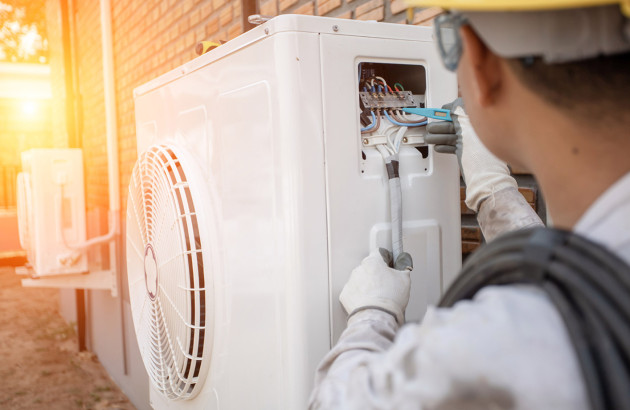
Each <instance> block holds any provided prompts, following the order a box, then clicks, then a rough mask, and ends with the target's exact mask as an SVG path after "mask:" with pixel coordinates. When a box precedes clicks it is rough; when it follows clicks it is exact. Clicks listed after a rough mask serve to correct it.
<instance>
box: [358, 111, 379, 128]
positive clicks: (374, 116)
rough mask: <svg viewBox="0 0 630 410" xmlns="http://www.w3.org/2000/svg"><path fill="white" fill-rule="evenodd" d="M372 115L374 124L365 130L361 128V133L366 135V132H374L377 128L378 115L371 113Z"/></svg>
mask: <svg viewBox="0 0 630 410" xmlns="http://www.w3.org/2000/svg"><path fill="white" fill-rule="evenodd" d="M370 114H371V115H372V124H370V125H368V126H367V127H365V128H361V133H366V132H370V130H373V129H374V128H376V121H377V120H376V118H377V117H376V114H374V111H370Z"/></svg>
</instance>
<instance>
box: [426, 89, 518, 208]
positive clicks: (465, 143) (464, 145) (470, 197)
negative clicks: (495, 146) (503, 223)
mask: <svg viewBox="0 0 630 410" xmlns="http://www.w3.org/2000/svg"><path fill="white" fill-rule="evenodd" d="M444 108H448V109H451V117H452V118H453V122H452V123H448V122H445V121H443V122H433V123H431V124H429V125H428V126H427V135H426V137H425V141H426V142H427V143H428V144H436V146H435V150H436V151H437V152H442V153H455V154H456V155H457V159H458V160H459V166H460V169H461V172H462V176H463V177H464V182H466V205H467V206H468V208H470V209H472V210H473V211H475V212H479V205H481V203H482V202H483V201H484V200H485V199H486V198H488V197H490V196H491V195H492V194H494V193H496V192H499V191H501V190H503V189H506V188H510V187H512V188H518V185H517V183H516V180H515V179H514V178H512V176H510V170H509V169H508V167H507V164H506V163H505V162H503V161H501V160H500V159H499V158H497V157H496V156H494V154H492V153H491V152H490V151H488V149H487V148H486V147H485V146H484V145H483V143H482V142H481V141H480V140H479V137H478V136H477V133H476V132H475V130H474V129H473V127H472V125H471V123H470V119H469V118H468V115H467V114H466V112H465V111H464V106H463V103H462V100H461V98H458V99H457V100H455V101H454V102H453V103H452V104H447V105H445V106H444Z"/></svg>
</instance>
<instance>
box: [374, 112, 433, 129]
mask: <svg viewBox="0 0 630 410" xmlns="http://www.w3.org/2000/svg"><path fill="white" fill-rule="evenodd" d="M383 112H384V113H385V117H387V119H388V120H389V121H390V122H391V123H392V124H395V125H400V126H401V127H420V126H422V125H427V122H428V121H422V122H416V123H411V124H405V123H402V122H398V121H396V120H395V119H393V118H392V117H390V116H389V114H388V113H387V111H385V110H383Z"/></svg>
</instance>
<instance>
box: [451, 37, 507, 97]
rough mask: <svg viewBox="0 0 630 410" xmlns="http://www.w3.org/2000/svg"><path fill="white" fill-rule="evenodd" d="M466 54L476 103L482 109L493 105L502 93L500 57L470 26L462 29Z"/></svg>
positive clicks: (463, 55) (464, 57) (463, 56)
mask: <svg viewBox="0 0 630 410" xmlns="http://www.w3.org/2000/svg"><path fill="white" fill-rule="evenodd" d="M460 34H461V37H462V42H463V49H464V53H463V54H462V59H465V60H467V65H468V66H469V68H470V69H471V70H472V72H471V73H469V74H470V75H471V77H472V79H473V80H474V88H475V94H476V96H475V99H476V100H477V101H476V103H477V104H479V105H480V106H482V107H487V106H490V105H493V104H494V103H495V102H496V100H497V98H498V96H499V93H500V91H501V85H502V80H503V78H502V75H503V73H502V70H501V63H500V60H499V57H498V56H497V55H496V54H494V53H493V52H492V51H491V50H490V49H489V48H488V47H487V46H486V45H485V43H484V42H483V41H482V40H481V39H480V38H479V36H478V35H477V33H475V31H474V30H473V29H472V27H470V26H467V25H465V26H462V27H461V32H460Z"/></svg>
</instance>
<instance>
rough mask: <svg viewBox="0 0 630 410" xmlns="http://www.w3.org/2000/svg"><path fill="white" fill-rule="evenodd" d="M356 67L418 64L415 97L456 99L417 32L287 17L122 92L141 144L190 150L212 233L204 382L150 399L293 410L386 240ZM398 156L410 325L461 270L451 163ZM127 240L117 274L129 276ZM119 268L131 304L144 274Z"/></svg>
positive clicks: (433, 101) (411, 153)
mask: <svg viewBox="0 0 630 410" xmlns="http://www.w3.org/2000/svg"><path fill="white" fill-rule="evenodd" d="M360 62H382V63H401V64H416V65H423V66H424V67H425V69H426V73H427V97H426V99H427V106H432V107H440V106H441V105H442V104H444V103H446V102H449V101H452V100H453V99H454V98H455V97H456V96H457V85H456V80H455V77H454V76H453V75H452V74H451V73H448V72H447V71H446V70H445V69H444V68H443V67H442V64H441V62H440V60H439V57H438V55H437V52H436V51H435V45H434V44H433V42H432V39H431V30H430V29H428V28H423V27H413V26H403V25H395V24H384V23H372V22H358V21H347V20H337V19H330V18H320V17H307V16H291V15H284V16H280V17H277V18H274V19H272V20H270V21H268V22H267V23H265V24H263V25H261V26H259V27H256V28H255V29H253V30H251V31H249V32H247V33H245V34H243V35H241V36H240V37H238V38H236V39H235V40H232V41H230V42H229V43H227V44H225V45H222V46H221V47H219V48H217V49H215V50H213V51H211V52H210V53H207V54H205V55H203V56H200V57H198V58H196V59H194V60H192V61H190V62H188V63H186V64H184V65H183V66H181V67H179V68H177V69H175V70H173V71H171V72H169V73H166V74H165V75H163V76H161V77H159V78H157V79H155V80H153V81H151V82H149V83H147V84H145V85H143V86H141V87H139V88H137V89H136V90H135V107H136V131H137V143H138V153H143V152H145V151H146V150H147V149H149V147H151V146H153V145H156V144H168V145H173V146H176V147H179V148H180V149H182V150H184V151H186V152H187V153H188V154H189V155H190V158H189V160H191V161H194V162H195V167H197V168H198V169H199V170H200V174H201V175H202V176H203V180H204V183H205V184H206V187H205V189H207V192H208V194H207V197H208V198H209V200H208V203H206V204H202V205H200V204H197V207H198V208H201V209H202V211H200V212H203V213H204V215H205V218H206V219H207V220H208V221H212V230H213V232H211V233H209V234H206V237H211V238H212V240H210V242H212V243H210V244H209V246H210V247H211V248H212V251H211V252H209V254H211V258H210V257H209V258H210V259H208V260H205V262H204V263H205V264H206V265H207V266H212V269H211V270H210V269H207V270H206V277H207V281H211V282H212V286H213V295H212V298H213V302H212V307H211V308H210V307H209V310H208V312H210V313H211V314H212V321H211V322H212V323H209V324H208V326H211V327H212V334H213V340H212V346H211V351H210V350H209V351H208V352H205V354H208V358H209V361H210V365H209V371H208V375H207V378H206V380H205V384H204V385H203V389H202V391H201V393H200V394H199V395H198V396H196V397H194V398H192V399H190V400H179V401H171V400H168V399H166V398H165V397H164V396H162V395H160V394H159V393H158V392H157V391H156V390H155V389H154V388H152V391H151V402H152V405H153V406H154V407H155V408H159V409H161V408H181V409H192V408H206V409H219V408H221V409H248V408H256V409H298V408H305V407H306V402H307V398H308V395H309V394H310V390H311V387H312V383H313V376H314V371H315V368H316V365H317V363H318V362H319V361H320V360H321V359H322V357H323V356H324V355H325V354H326V352H327V351H328V350H329V349H330V347H331V346H332V344H333V343H334V342H335V341H336V340H337V339H338V337H339V335H340V333H341V331H342V330H343V328H344V327H345V313H344V312H343V310H342V307H341V305H340V304H339V302H338V296H339V293H340V291H341V289H342V287H343V285H344V284H345V282H346V281H347V279H348V276H349V274H350V272H351V270H352V269H353V268H354V267H355V266H357V265H358V264H359V263H360V262H361V260H362V258H364V257H365V256H367V254H368V253H369V251H370V249H371V248H373V247H375V246H386V247H389V246H390V238H389V202H388V191H387V179H386V174H385V170H384V166H383V162H382V158H381V157H380V156H379V154H378V153H377V151H376V150H375V149H374V148H363V147H362V142H361V141H362V140H361V136H360V132H359V122H358V114H359V108H358V103H357V101H358V90H357V84H358V78H357V64H358V63H360ZM362 151H364V153H365V154H366V160H364V161H363V160H362V159H361V153H362ZM400 163H401V165H400V168H401V171H400V172H401V185H402V189H403V218H404V239H405V242H404V243H405V250H406V251H408V252H410V253H411V254H412V256H413V259H414V264H415V269H414V271H413V272H412V291H411V300H410V303H409V307H408V309H407V319H408V320H420V319H421V317H422V316H423V314H424V311H425V309H426V306H427V304H430V303H436V302H437V301H438V300H439V297H440V295H441V292H442V291H443V290H445V289H446V287H447V286H448V284H449V283H450V282H451V281H452V280H453V279H454V277H455V276H456V274H457V272H458V271H459V268H460V264H461V245H460V209H459V172H458V168H457V161H456V159H455V158H454V156H452V155H443V154H436V153H434V152H433V150H432V149H430V150H429V156H428V157H427V158H422V156H421V155H420V154H419V153H418V151H417V150H415V149H413V148H410V147H404V148H403V151H402V152H401V160H400ZM362 171H363V172H362ZM129 212H130V211H129V210H128V218H129V217H130V214H129ZM133 229H135V228H133ZM128 230H129V226H128ZM130 246H133V245H130V244H129V243H128V244H127V254H128V255H127V257H128V269H131V270H133V269H136V268H138V269H141V268H140V267H138V265H134V264H133V263H132V264H130V262H129V258H130V256H129V254H130V253H133V252H138V251H137V250H134V249H132V248H130ZM138 246H139V244H138ZM140 252H141V251H140ZM157 258H158V261H157V263H158V265H159V262H160V261H159V255H157ZM134 263H135V262H134ZM131 270H130V271H129V272H128V275H129V278H130V286H131V287H132V288H131V289H130V293H131V294H132V297H133V284H132V278H140V276H139V275H141V274H138V273H137V272H135V273H134V272H133V271H131ZM145 270H146V267H145ZM159 274H160V275H162V274H163V273H162V272H160V273H159ZM164 274H165V273H164ZM137 280H140V279H134V281H137ZM134 307H135V306H134V301H133V300H132V309H134ZM137 308H138V309H139V308H140V307H137ZM136 313H137V312H134V324H135V326H136V329H137V328H138V323H137V321H136ZM140 348H141V350H142V349H143V346H140Z"/></svg>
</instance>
